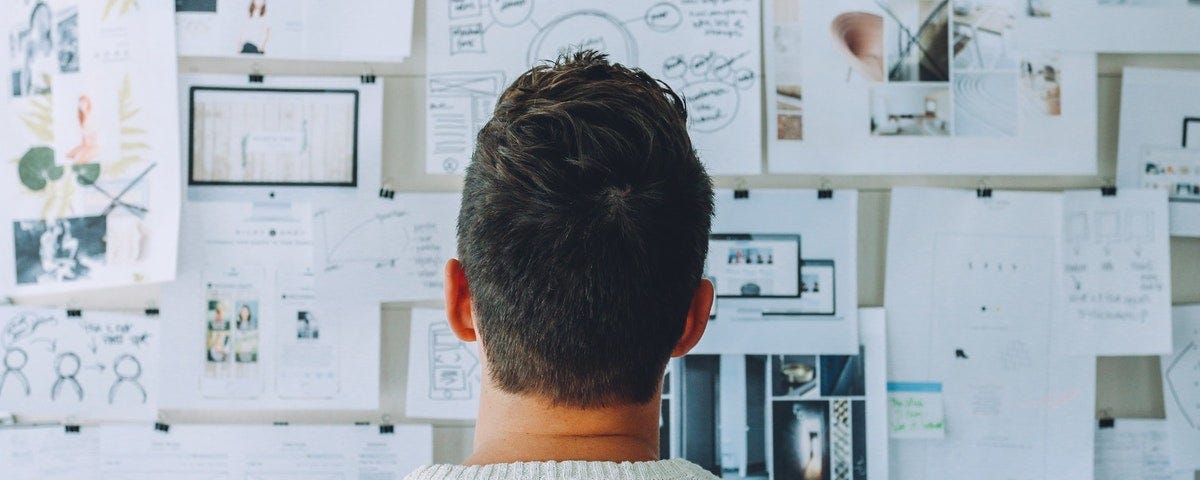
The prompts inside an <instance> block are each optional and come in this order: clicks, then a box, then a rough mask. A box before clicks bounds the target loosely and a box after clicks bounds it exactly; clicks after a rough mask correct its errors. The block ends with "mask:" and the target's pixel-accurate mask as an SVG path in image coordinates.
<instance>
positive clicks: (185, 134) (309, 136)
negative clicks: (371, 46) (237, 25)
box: [178, 7, 383, 202]
mask: <svg viewBox="0 0 1200 480" xmlns="http://www.w3.org/2000/svg"><path fill="white" fill-rule="evenodd" d="M339 9H340V7H339ZM339 9H330V10H339ZM179 92H180V95H179V99H178V101H179V109H180V111H181V112H183V118H184V121H183V122H181V125H180V132H179V135H180V138H182V139H183V152H184V170H185V172H186V174H185V175H184V180H185V184H186V185H187V187H188V188H187V198H188V199H190V200H210V201H306V202H307V201H317V200H326V199H328V200H329V201H349V200H350V199H357V200H362V199H366V198H375V197H378V196H379V192H380V187H381V186H383V185H381V182H380V177H381V172H382V170H381V166H380V165H381V162H382V157H383V127H382V125H383V83H382V80H380V81H377V82H376V83H363V82H362V81H361V79H359V78H357V77H296V76H283V75H268V76H264V77H263V81H262V82H257V83H253V82H250V79H249V77H248V76H246V75H216V74H186V75H180V76H179Z"/></svg>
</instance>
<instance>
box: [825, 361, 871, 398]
mask: <svg viewBox="0 0 1200 480" xmlns="http://www.w3.org/2000/svg"><path fill="white" fill-rule="evenodd" d="M820 372H821V396H822V397H861V396H863V395H866V354H865V353H863V352H861V351H860V353H859V354H858V355H822V356H821V367H820Z"/></svg>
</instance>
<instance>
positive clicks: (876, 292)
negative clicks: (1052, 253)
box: [15, 0, 1200, 462]
mask: <svg viewBox="0 0 1200 480" xmlns="http://www.w3.org/2000/svg"><path fill="white" fill-rule="evenodd" d="M416 18H417V19H418V20H417V25H416V28H415V30H416V38H415V39H414V47H413V48H414V51H413V56H412V57H411V58H410V59H409V60H408V61H406V62H404V63H402V64H394V65H369V66H367V65H362V64H347V63H338V64H334V63H310V62H268V61H259V62H253V61H248V60H240V59H239V60H226V59H219V60H218V59H200V58H188V59H183V60H181V61H180V66H179V69H180V72H205V73H248V72H251V71H258V72H261V73H263V74H265V75H284V74H296V75H350V76H358V75H360V74H362V73H364V72H367V71H370V72H372V73H374V74H376V75H380V76H382V77H383V78H384V86H385V101H386V105H385V106H384V124H383V128H384V144H383V149H384V156H383V176H384V182H385V183H386V184H388V185H390V186H391V188H394V189H397V190H406V191H452V190H456V189H458V188H460V185H461V178H459V177H446V176H430V175H425V173H424V165H425V164H424V155H425V152H424V146H425V142H424V134H425V133H424V125H423V123H424V111H423V110H422V105H423V103H424V77H423V74H424V62H425V60H424V43H425V42H424V29H423V28H422V23H423V22H422V21H421V19H423V18H424V1H422V0H418V1H417V14H416ZM1099 65H1100V71H1099V88H1098V97H1099V98H1098V101H1099V115H1100V117H1099V140H1098V141H1099V147H1100V149H1099V151H1100V158H1099V166H1098V172H1099V173H1098V175H1094V176H1070V177H1049V176H1038V177H1011V176H1005V177H987V178H986V179H984V180H986V182H987V184H988V185H989V186H991V187H992V188H995V189H1025V190H1058V189H1067V188H1094V187H1099V186H1101V185H1104V184H1105V183H1107V182H1109V181H1111V179H1114V178H1116V173H1115V166H1116V152H1117V123H1118V122H1117V119H1118V114H1119V112H1118V107H1119V105H1120V84H1121V78H1120V72H1121V69H1122V68H1123V67H1125V66H1145V67H1165V68H1192V69H1200V55H1102V56H1101V57H1100V62H1099ZM764 167H765V166H764ZM980 180H981V178H980V177H972V176H947V177H889V176H840V177H829V178H822V177H816V176H800V175H771V176H761V175H760V176H743V177H719V178H717V184H718V186H720V187H723V188H734V187H736V186H740V185H745V186H746V187H748V188H751V189H754V188H818V187H820V186H821V185H822V183H823V182H825V181H828V183H829V185H831V186H832V187H833V188H853V189H859V190H860V191H861V195H860V197H859V219H858V222H859V229H858V231H859V245H858V253H859V258H858V265H859V295H858V298H859V305H861V306H880V305H883V279H884V264H885V250H886V245H887V212H888V204H889V203H888V202H889V195H888V189H889V188H890V187H892V186H897V185H905V186H938V187H953V188H968V189H973V188H975V187H976V186H977V185H978V184H979V182H980ZM183 221H185V222H186V221H187V219H186V218H185V219H183ZM1171 261H1172V267H1173V268H1172V281H1173V285H1174V287H1173V297H1172V298H1173V300H1174V303H1175V304H1184V303H1196V302H1200V238H1194V239H1184V238H1176V239H1172V241H1171ZM157 294H158V289H157V288H155V287H140V288H125V289H114V290H108V291H101V292H91V293H88V294H73V295H56V296H45V297H26V298H17V299H15V301H16V302H17V303H21V304H31V305H32V304H39V305H56V306H69V307H72V308H89V309H91V308H131V309H142V308H145V307H146V306H150V305H154V304H155V298H156V297H157ZM423 305H425V306H438V305H437V304H436V303H430V304H423ZM412 306H413V304H398V303H397V304H386V305H384V306H383V340H382V344H383V352H382V362H383V365H382V369H381V371H380V372H381V379H380V382H381V385H380V395H381V398H380V407H381V409H380V411H379V412H348V411H319V412H302V411H277V412H266V413H264V412H247V411H236V412H210V411H165V412H163V418H164V419H165V420H166V421H168V422H176V423H187V422H225V423H230V422H232V423H243V422H244V423H263V422H274V421H288V422H292V423H350V422H354V421H378V420H380V419H381V418H383V417H384V416H385V415H387V416H388V417H389V419H390V420H391V421H393V422H410V421H419V420H418V419H409V418H406V417H404V416H403V414H402V413H403V412H404V392H405V390H404V388H405V378H406V376H407V372H406V365H405V364H406V362H407V360H406V359H407V358H408V347H407V344H408V336H409V334H408V325H409V324H408V320H409V313H408V309H409V308H411V307H412ZM1098 367H1099V368H1098V373H1097V375H1098V377H1099V378H1098V383H1097V403H1096V405H1097V411H1098V412H1106V413H1108V414H1110V415H1113V416H1116V417H1142V418H1161V417H1162V416H1163V402H1162V384H1161V381H1160V379H1159V370H1158V369H1159V366H1158V359H1157V358H1154V357H1131V358H1101V359H1100V360H1099V365H1098ZM436 425H437V426H438V428H435V430H434V441H435V446H434V459H435V460H436V461H440V462H456V461H460V460H462V459H463V458H465V457H466V456H467V455H468V454H469V452H470V446H471V433H472V429H471V428H470V423H468V422H454V421H451V422H437V423H436Z"/></svg>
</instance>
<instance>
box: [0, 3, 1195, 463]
mask: <svg viewBox="0 0 1200 480" xmlns="http://www.w3.org/2000/svg"><path fill="white" fill-rule="evenodd" d="M0 32H3V33H2V34H3V37H2V38H3V39H4V40H2V41H0V66H3V68H6V69H7V70H6V73H5V74H4V75H2V76H0V77H2V78H3V80H0V205H3V206H4V207H3V208H0V224H3V225H4V227H3V228H0V325H2V326H3V328H2V329H0V367H2V368H0V478H4V479H9V478H13V479H26V478H29V479H33V478H37V479H58V478H88V479H91V478H96V479H118V478H121V479H124V478H146V479H149V478H154V479H176V478H179V479H184V478H364V479H365V478H371V479H399V478H404V477H405V475H407V474H408V473H409V472H412V471H414V470H415V469H417V468H418V467H420V466H421V465H428V464H434V463H452V464H457V463H460V462H464V461H465V460H467V458H468V456H469V455H470V454H471V448H470V447H468V446H467V445H469V444H470V440H469V435H470V434H471V433H470V431H471V430H472V426H473V425H474V422H476V421H478V422H481V423H482V422H484V421H487V420H488V415H481V413H480V408H481V404H480V401H481V397H483V396H484V392H485V391H487V389H488V388H490V387H489V385H488V382H491V381H492V380H493V379H492V378H491V376H492V375H494V371H493V370H492V366H491V365H489V359H490V357H489V356H488V355H485V353H487V352H486V351H485V349H484V348H483V346H482V345H481V343H480V342H467V341H463V340H462V338H463V335H462V334H461V332H460V331H458V330H457V329H456V327H455V325H454V324H453V323H452V322H448V317H450V316H452V315H453V313H452V311H453V308H454V305H453V304H449V305H448V304H446V303H445V302H446V299H447V296H446V291H447V290H448V285H447V283H448V281H447V279H446V275H447V274H446V269H447V267H446V265H447V262H448V261H449V260H451V259H453V258H455V257H457V256H458V255H459V252H460V246H459V244H458V235H459V233H460V230H459V229H460V228H462V226H461V225H459V224H458V217H459V213H460V207H461V206H462V205H463V201H464V194H465V192H463V191H462V189H461V186H460V185H461V180H462V178H463V175H464V174H465V173H466V171H467V168H468V166H469V165H471V162H472V159H473V157H474V155H476V154H475V150H476V144H477V142H479V141H481V140H480V138H481V137H479V135H478V134H479V132H480V130H481V129H482V128H483V127H484V125H486V124H488V122H489V121H490V120H491V119H492V114H493V112H494V111H496V110H497V107H498V102H499V97H500V94H501V93H502V92H504V91H505V89H506V88H508V86H509V85H510V84H512V83H513V82H514V81H515V80H517V79H518V78H521V76H522V74H523V73H524V72H526V71H527V70H529V69H530V68H532V67H534V66H537V65H542V64H545V63H546V62H550V61H553V60H554V59H556V58H559V57H560V56H561V55H565V54H569V53H571V52H576V51H581V50H596V51H599V52H601V53H605V54H607V56H608V59H609V60H610V61H611V62H613V63H620V64H622V65H626V66H629V67H636V68H638V69H640V70H641V71H644V72H645V73H646V74H648V75H649V76H650V77H653V78H654V79H657V80H659V81H660V82H661V83H662V85H663V86H665V87H668V88H670V89H671V90H672V91H673V92H675V93H677V95H678V97H679V99H680V100H681V101H682V103H681V105H682V107H681V109H682V110H683V111H685V112H686V117H687V125H686V126H687V132H688V134H689V136H690V138H691V142H692V146H693V147H694V150H695V152H696V155H697V156H698V158H699V159H700V161H701V162H702V163H703V165H704V167H705V169H706V170H707V173H708V174H709V175H711V176H712V178H713V179H714V183H715V184H716V185H718V187H720V188H717V189H716V190H715V193H714V198H713V217H712V224H711V230H710V232H709V233H708V236H707V252H708V255H707V258H706V259H704V261H703V264H702V266H701V267H700V268H701V275H702V277H703V280H706V281H707V284H711V285H712V287H713V290H712V297H713V302H712V305H711V308H709V309H708V316H707V326H706V328H705V329H704V334H703V336H701V337H700V338H698V339H697V340H696V342H695V344H694V346H693V348H691V349H690V352H689V353H687V354H686V355H683V356H680V357H678V358H673V359H671V360H670V362H669V363H668V364H667V365H666V367H665V371H664V372H663V375H664V376H663V382H662V384H661V387H660V388H659V394H660V396H661V404H660V407H659V409H658V411H659V412H660V415H659V419H658V429H657V432H658V449H657V452H658V456H659V458H662V459H681V461H682V460H686V461H687V462H689V464H690V465H692V466H695V467H696V468H697V469H698V471H703V472H707V473H709V474H711V475H713V476H716V477H718V478H734V479H805V480H810V479H812V480H817V479H828V480H834V479H837V480H843V479H854V480H860V479H886V478H889V477H890V478H900V479H908V478H911V479H924V478H988V479H993V478H994V479H1001V478H1012V477H1014V476H1018V477H1021V478H1032V479H1050V478H1056V479H1057V478H1078V479H1091V478H1097V479H1100V478H1104V479H1107V478H1122V479H1129V478H1147V479H1151V478H1152V479H1173V480H1183V479H1185V478H1186V479H1190V478H1196V476H1197V475H1200V453H1198V452H1200V387H1197V385H1200V347H1198V345H1200V305H1181V304H1179V303H1180V302H1179V301H1178V300H1177V299H1176V301H1173V298H1172V292H1173V285H1172V279H1173V275H1172V273H1173V270H1175V271H1179V270H1181V269H1191V268H1193V266H1192V265H1188V264H1186V263H1185V262H1178V261H1173V257H1172V248H1173V246H1174V245H1175V243H1176V242H1179V241H1186V240H1187V239H1194V238H1197V237H1200V95H1196V94H1195V93H1194V92H1196V91H1198V89H1200V68H1197V69H1196V70H1192V71H1189V70H1181V69H1175V70H1171V69H1163V68H1149V67H1144V66H1129V67H1125V68H1124V69H1123V70H1122V71H1120V72H1118V73H1119V77H1120V78H1119V80H1120V92H1119V95H1120V96H1119V109H1117V108H1116V107H1117V106H1112V107H1113V108H1105V107H1104V106H1103V105H1102V102H1100V101H1098V97H1102V96H1103V89H1102V88H1101V86H1100V82H1101V80H1102V79H1104V78H1105V75H1108V76H1110V77H1111V76H1112V75H1111V74H1108V73H1104V72H1101V63H1102V62H1100V60H1099V59H1100V56H1101V55H1108V54H1121V55H1138V56H1146V57H1149V56H1152V55H1157V54H1173V55H1177V56H1179V57H1180V58H1183V60H1181V62H1183V63H1184V64H1188V65H1200V62H1197V61H1196V59H1197V58H1200V3H1198V2H1196V1H1192V0H1146V1H1116V0H1061V1H1047V0H845V1H837V2H830V1H822V0H719V1H715V0H661V1H655V2H635V1H631V0H619V1H610V2H592V1H578V2H562V1H556V2H550V1H548V0H343V1H341V2H337V4H336V5H334V4H331V3H330V2H323V1H320V0H287V1H284V0H176V1H175V2H174V4H172V3H171V2H169V1H166V0H0ZM1137 58H1141V57H1137ZM1137 64H1138V63H1137V62H1130V65H1137ZM1150 64H1153V63H1150ZM264 72H266V73H264ZM330 72H338V73H336V74H330ZM376 72H382V73H380V74H377V73H376ZM396 72H405V73H396ZM407 72H417V73H407ZM413 87H415V88H413ZM422 95H423V96H422ZM1110 110H1111V111H1110ZM422 119H423V121H422ZM1106 120H1108V121H1111V122H1113V123H1117V124H1119V125H1117V130H1119V138H1117V139H1115V141H1113V142H1111V144H1112V147H1108V146H1107V145H1108V142H1106V141H1105V139H1104V138H1103V135H1102V133H1101V132H1102V131H1103V126H1104V123H1105V121H1106ZM414 132H415V133H414ZM398 137H402V138H406V139H407V138H409V137H411V138H412V141H413V143H415V146H413V147H411V148H409V147H408V146H405V151H406V152H417V153H414V154H405V155H403V158H402V159H400V160H399V161H400V162H403V163H404V167H403V168H400V167H397V166H396V165H395V163H397V160H396V155H395V154H394V152H389V151H388V146H390V145H394V144H395V143H396V142H397V140H396V138H398ZM406 141H407V140H406ZM1111 148H1115V152H1111V153H1113V154H1114V155H1115V157H1116V165H1115V171H1111V169H1110V168H1108V167H1104V162H1103V161H1101V160H1100V159H1101V157H1103V156H1104V155H1105V154H1106V153H1108V152H1107V149H1111ZM400 170H402V171H405V172H409V171H411V172H415V173H414V175H418V176H417V177H416V178H415V179H413V180H412V181H408V180H406V181H404V182H400V183H401V184H403V185H409V184H412V183H414V182H415V183H416V184H422V182H424V183H427V184H429V185H431V186H430V187H427V188H411V189H410V188H396V186H395V183H396V182H395V181H394V179H393V178H391V177H389V176H388V175H392V174H390V173H389V174H388V175H385V173H384V172H395V171H400ZM1110 175H1111V176H1112V179H1111V180H1107V181H1104V182H1103V186H1101V185H1100V184H1099V183H1097V184H1096V185H1095V187H1097V188H1089V189H1068V188H1067V187H1068V186H1075V185H1077V183H1072V184H1071V185H1058V186H1056V185H1043V186H1042V187H1038V188H1029V189H1024V188H1022V189H1018V190H1001V189H994V190H993V189H992V188H991V187H990V186H989V185H988V184H987V181H986V178H988V177H995V176H1004V177H1013V178H1029V179H1038V178H1065V177H1076V178H1081V179H1089V180H1090V179H1103V178H1104V177H1106V176H1110ZM955 176H957V177H968V178H980V179H984V180H980V181H979V186H978V188H973V189H970V190H967V189H962V188H950V187H954V186H958V187H961V184H962V182H961V181H950V180H948V179H953V178H954V177H955ZM770 177H777V178H778V179H779V181H765V180H762V181H761V183H760V179H766V180H771V178H770ZM861 178H877V179H880V181H883V182H884V183H885V184H886V185H887V188H885V189H884V191H883V193H884V194H886V195H887V199H888V202H886V203H884V204H883V205H884V208H886V211H884V212H882V213H872V218H876V217H877V218H882V219H886V220H885V221H884V223H885V225H883V226H882V227H881V228H883V229H884V230H883V232H882V233H884V234H883V235H874V234H873V233H868V232H864V231H860V228H861V226H860V220H862V219H861V218H860V212H862V211H863V209H864V208H869V207H868V205H873V204H874V203H871V202H866V201H863V197H864V196H865V195H875V194H877V193H879V192H870V193H867V192H869V189H867V188H866V187H861V186H860V185H856V184H855V183H856V181H857V180H856V179H861ZM896 178H899V179H915V180H912V181H908V180H898V181H894V180H892V179H896ZM746 179H750V182H749V183H753V184H754V188H751V187H750V186H748V185H747V181H746ZM792 179H798V180H796V181H795V185H794V186H789V185H790V182H791V181H792ZM813 179H819V180H820V183H821V184H822V186H821V187H820V188H817V189H814V188H811V187H808V188H800V187H801V186H809V185H811V184H812V183H813V182H811V181H809V180H813ZM442 180H445V181H444V182H443V181H442ZM943 180H945V181H943ZM1099 181H1100V180H1097V182H1099ZM868 183H870V184H871V185H874V184H876V183H878V182H874V183H872V182H868ZM1035 183H1036V182H1035ZM1043 183H1044V182H1043ZM449 184H453V185H456V187H455V188H441V187H440V185H449ZM760 184H761V185H770V186H771V187H770V188H758V185H760ZM1017 184H1018V185H1020V184H1021V182H1017ZM432 185H437V186H432ZM833 185H836V186H837V187H838V188H834V187H833ZM909 185H923V186H921V187H916V186H909ZM939 185H940V187H939ZM730 187H732V188H730ZM860 187H861V188H863V190H858V189H856V188H860ZM626 188H629V187H626ZM626 194H628V192H626ZM469 198H470V197H468V199H469ZM464 211H465V210H464ZM701 240H702V239H701ZM876 244H877V245H879V248H881V249H885V250H886V251H885V252H884V254H882V255H880V256H879V257H878V258H875V259H872V258H870V257H868V256H864V253H863V252H864V251H865V250H868V249H869V248H873V247H871V245H876ZM876 271H878V272H883V273H881V274H880V276H881V277H882V278H881V281H882V287H881V288H880V290H881V291H882V301H881V302H877V303H875V304H874V305H871V304H870V302H868V303H867V304H866V305H864V304H863V303H864V302H863V300H862V299H863V298H864V296H863V295H860V291H861V290H863V289H865V288H866V287H864V286H863V285H864V284H865V282H868V281H871V280H869V272H876ZM1175 278H1179V277H1177V276H1176V277H1175ZM450 283H452V282H450ZM450 287H453V285H450ZM113 289H118V290H120V289H127V290H133V291H137V292H144V294H139V295H135V296H137V297H138V298H142V297H146V298H152V300H150V301H148V302H145V301H141V302H139V301H133V302H122V301H120V300H116V301H115V303H119V304H121V305H122V306H121V307H120V308H112V309H108V308H84V307H83V306H81V304H87V303H88V302H87V301H86V300H80V299H87V298H97V297H107V296H109V295H111V293H110V292H114V291H118V290H113ZM448 309H449V310H450V311H449V312H448ZM385 311H388V312H393V311H401V312H403V315H401V316H402V317H403V318H407V319H408V320H407V321H404V322H391V321H390V320H385V318H384V316H385V315H384V312H385ZM395 323H400V325H399V326H397V325H393V324H395ZM397 332H399V333H397ZM397 335H399V338H400V339H401V341H402V342H403V345H402V348H403V349H402V350H397V351H390V350H391V349H394V348H396V347H397V345H395V343H396V341H397V340H396V337H397ZM1100 357H1144V358H1151V359H1153V360H1154V363H1155V364H1156V365H1157V366H1158V367H1157V368H1156V371H1155V372H1153V374H1152V376H1154V377H1155V378H1154V379H1153V380H1154V384H1155V385H1161V391H1157V390H1156V391H1155V392H1153V394H1152V395H1153V396H1154V397H1155V398H1161V399H1162V402H1163V405H1162V410H1163V411H1164V413H1163V415H1162V418H1152V419H1132V418H1119V419H1112V418H1107V417H1109V416H1108V415H1107V414H1106V412H1100V411H1099V410H1101V409H1102V407H1100V406H1099V405H1098V403H1097V391H1098V389H1099V386H1098V385H1099V383H1103V381H1104V379H1103V378H1101V379H1099V380H1098V378H1097V361H1098V360H1097V359H1098V358H1100ZM656 378H657V377H655V378H651V379H650V380H655V379H656ZM1155 388H1156V389H1158V387H1155ZM393 396H395V397H398V399H397V401H396V402H384V401H382V400H381V399H383V398H385V397H386V398H391V397H393ZM485 407H486V405H485ZM167 412H193V414H191V415H184V416H185V417H189V418H213V419H216V420H214V421H211V422H198V423H196V422H192V423H189V422H182V423H181V422H174V421H172V420H173V418H171V417H170V416H169V415H168V414H167ZM277 412H293V413H297V412H299V413H302V414H304V415H301V417H299V418H311V419H316V420H314V421H312V422H280V421H279V420H278V418H277V417H276V416H275V414H276V413H277ZM347 415H349V416H351V417H353V418H355V421H354V423H353V424H350V423H349V422H346V423H342V424H332V423H329V422H328V421H321V420H320V419H322V418H324V417H329V418H335V417H336V418H348V417H347ZM492 416H494V415H492ZM1098 417H1100V418H1099V419H1098ZM293 418H297V417H293ZM393 420H397V421H393ZM445 428H455V429H458V430H466V431H468V432H469V433H468V434H467V435H468V437H467V438H466V439H465V440H461V441H458V439H457V437H454V436H453V435H448V434H446V433H445V431H444V429H445ZM475 431H476V432H477V431H478V430H475ZM452 437H453V438H452ZM476 446H478V444H476ZM996 465H1005V468H996ZM1014 472H1020V473H1019V474H1018V473H1014ZM439 478H440V477H439ZM447 478H450V477H447ZM497 478H499V477H497ZM687 478H708V477H687Z"/></svg>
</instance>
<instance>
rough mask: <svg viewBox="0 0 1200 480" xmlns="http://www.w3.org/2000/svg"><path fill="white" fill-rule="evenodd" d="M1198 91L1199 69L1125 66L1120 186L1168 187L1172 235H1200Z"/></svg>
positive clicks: (1120, 146)
mask: <svg viewBox="0 0 1200 480" xmlns="http://www.w3.org/2000/svg"><path fill="white" fill-rule="evenodd" d="M1193 8H1194V9H1195V10H1197V11H1198V12H1200V6H1196V7H1193ZM1192 24H1193V25H1195V24H1196V23H1195V22H1193V23H1192ZM1192 30H1193V31H1195V33H1196V34H1198V35H1200V29H1195V28H1193V29H1192ZM1129 37H1130V38H1131V37H1132V36H1129ZM1196 45H1200V43H1197V44H1196ZM1197 89H1200V71H1184V70H1156V69H1148V68H1126V69H1125V72H1124V76H1123V77H1122V81H1121V121H1120V123H1121V135H1120V142H1119V146H1118V149H1117V185H1119V186H1121V187H1138V188H1155V189H1160V190H1165V191H1167V193H1168V194H1169V195H1170V198H1171V207H1170V214H1171V234H1172V235H1180V236H1188V237H1197V236H1200V98H1198V97H1197V95H1196V94H1195V92H1196V91H1197Z"/></svg>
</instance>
